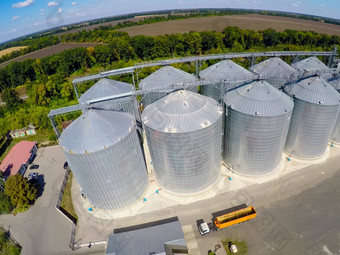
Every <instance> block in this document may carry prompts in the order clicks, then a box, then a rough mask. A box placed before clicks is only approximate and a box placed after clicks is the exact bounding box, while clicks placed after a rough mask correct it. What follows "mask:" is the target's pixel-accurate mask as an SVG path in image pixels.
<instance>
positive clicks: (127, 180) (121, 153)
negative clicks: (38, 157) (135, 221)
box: [65, 130, 148, 210]
mask: <svg viewBox="0 0 340 255" xmlns="http://www.w3.org/2000/svg"><path fill="white" fill-rule="evenodd" d="M65 157H66V159H67V161H68V162H69V165H70V167H71V169H72V172H73V173H74V175H75V177H76V179H77V181H78V183H79V185H80V187H81V189H82V192H83V193H84V194H85V195H86V197H87V199H89V201H90V202H91V203H92V204H93V205H94V206H96V207H98V208H101V209H105V210H112V209H119V208H123V207H126V206H128V205H131V204H132V203H134V202H135V201H136V200H138V199H140V198H141V196H142V195H143V193H144V191H145V189H146V187H147V185H148V176H147V171H146V167H145V162H144V159H143V155H142V151H141V148H140V146H139V143H138V138H137V134H136V130H133V131H132V132H131V133H130V134H129V135H128V136H126V137H125V138H124V139H123V140H122V141H120V142H119V143H118V144H115V145H113V146H111V147H108V148H106V149H103V150H101V151H97V152H93V153H86V154H72V153H69V152H65Z"/></svg>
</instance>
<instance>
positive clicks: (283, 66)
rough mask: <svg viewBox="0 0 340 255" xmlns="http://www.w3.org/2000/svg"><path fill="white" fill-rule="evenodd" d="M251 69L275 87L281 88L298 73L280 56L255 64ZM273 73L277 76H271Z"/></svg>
mask: <svg viewBox="0 0 340 255" xmlns="http://www.w3.org/2000/svg"><path fill="white" fill-rule="evenodd" d="M250 71H252V72H254V73H256V74H259V75H260V78H262V79H264V80H266V81H267V82H269V83H270V84H271V85H273V86H274V87H275V88H280V87H281V86H283V85H284V84H285V83H287V82H289V81H290V80H292V79H293V78H294V77H295V76H296V75H297V72H296V70H295V69H294V68H292V67H291V66H290V65H288V64H287V63H286V62H284V61H283V60H282V59H280V58H278V57H275V58H270V59H267V60H265V61H262V62H260V63H258V64H256V65H253V66H252V67H250ZM272 75H276V77H270V76H272Z"/></svg>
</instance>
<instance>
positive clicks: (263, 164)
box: [224, 81, 294, 175]
mask: <svg viewBox="0 0 340 255" xmlns="http://www.w3.org/2000/svg"><path fill="white" fill-rule="evenodd" d="M224 103H225V105H226V119H225V129H226V130H225V145H224V147H225V148H224V161H225V162H226V163H227V164H228V165H229V166H230V167H231V168H232V169H233V170H235V171H237V172H239V173H241V174H245V175H263V174H266V173H269V172H271V171H272V170H275V169H276V168H277V167H278V165H279V164H280V160H281V157H282V152H283V149H284V145H285V141H286V137H287V133H288V129H289V123H290V118H291V114H292V110H293V106H294V103H293V100H291V98H289V97H288V96H287V95H286V94H284V93H283V92H281V91H279V90H278V89H276V88H274V87H273V86H271V85H270V84H269V83H267V82H266V81H254V82H252V83H249V84H246V85H244V86H241V87H239V88H237V89H234V90H231V91H229V92H227V94H226V95H225V97H224Z"/></svg>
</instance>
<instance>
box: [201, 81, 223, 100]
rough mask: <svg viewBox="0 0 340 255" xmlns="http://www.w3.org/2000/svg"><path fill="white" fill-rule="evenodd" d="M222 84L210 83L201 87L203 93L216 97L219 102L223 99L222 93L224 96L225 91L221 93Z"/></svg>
mask: <svg viewBox="0 0 340 255" xmlns="http://www.w3.org/2000/svg"><path fill="white" fill-rule="evenodd" d="M221 86H222V85H221V84H209V85H203V86H202V87H201V94H202V95H204V96H207V97H211V98H213V99H215V100H216V101H217V102H220V101H221V94H222V96H223V94H224V93H221V89H220V88H221Z"/></svg>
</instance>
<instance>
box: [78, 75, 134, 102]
mask: <svg viewBox="0 0 340 255" xmlns="http://www.w3.org/2000/svg"><path fill="white" fill-rule="evenodd" d="M134 90H135V88H134V87H133V86H132V85H131V84H128V83H125V82H120V81H115V80H111V79H100V80H99V81H98V82H97V83H96V84H94V85H93V86H92V87H91V88H90V89H88V90H87V91H86V92H85V93H84V94H83V95H82V96H81V97H80V98H79V103H86V101H88V100H91V99H97V98H101V97H105V96H112V95H119V94H122V93H125V92H130V91H134Z"/></svg>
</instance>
